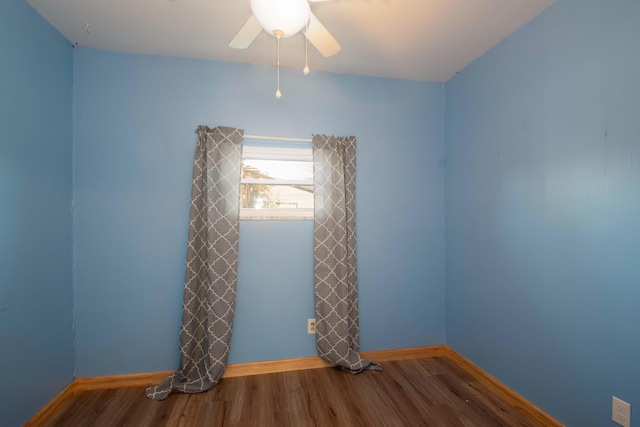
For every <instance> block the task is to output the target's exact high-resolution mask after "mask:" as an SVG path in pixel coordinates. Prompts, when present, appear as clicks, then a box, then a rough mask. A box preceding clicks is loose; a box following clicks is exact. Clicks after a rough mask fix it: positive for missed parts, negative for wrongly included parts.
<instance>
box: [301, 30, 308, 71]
mask: <svg viewBox="0 0 640 427" xmlns="http://www.w3.org/2000/svg"><path fill="white" fill-rule="evenodd" d="M307 31H309V22H307V23H306V24H305V30H304V70H302V72H303V73H304V75H305V76H308V75H309V39H307Z"/></svg>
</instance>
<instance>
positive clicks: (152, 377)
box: [76, 345, 445, 392]
mask: <svg viewBox="0 0 640 427" xmlns="http://www.w3.org/2000/svg"><path fill="white" fill-rule="evenodd" d="M361 354H362V356H363V357H364V358H367V359H373V360H375V361H378V362H390V361H392V360H405V359H419V358H423V357H443V356H444V354H445V346H443V345H436V346H428V347H414V348H400V349H391V350H376V351H366V352H362V353H361ZM332 366H333V365H331V364H330V363H327V362H325V361H324V360H322V359H321V358H320V357H318V356H311V357H301V358H297V359H283V360H268V361H264V362H249V363H236V364H232V365H227V369H226V370H225V372H224V375H222V378H234V377H246V376H250V375H263V374H275V373H278V372H289V371H301V370H305V369H321V368H330V367H332ZM172 372H173V371H161V372H146V373H141V374H124V375H107V376H100V377H84V378H77V379H76V382H77V391H78V392H80V391H88V390H106V389H111V388H129V387H148V386H150V385H154V384H158V383H160V382H162V381H163V380H164V379H165V378H166V377H167V376H168V375H170V374H171V373H172Z"/></svg>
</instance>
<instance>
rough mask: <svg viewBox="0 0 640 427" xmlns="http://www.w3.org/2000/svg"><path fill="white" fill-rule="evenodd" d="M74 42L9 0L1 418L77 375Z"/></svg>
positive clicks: (17, 420) (31, 408)
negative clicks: (73, 251)
mask: <svg viewBox="0 0 640 427" xmlns="http://www.w3.org/2000/svg"><path fill="white" fill-rule="evenodd" d="M72 64H73V62H72V47H71V45H70V44H69V43H68V42H67V41H66V40H65V39H64V38H63V37H62V36H61V35H60V34H58V32H57V31H56V30H54V29H53V27H51V26H50V25H49V24H48V23H47V22H46V21H45V20H44V19H43V18H42V17H41V16H40V15H39V14H38V13H37V12H36V11H35V10H33V9H32V8H31V7H30V6H28V5H27V4H26V2H24V1H22V0H3V1H2V2H0V376H1V378H2V380H1V383H2V387H1V388H0V425H3V426H14V425H20V424H22V423H23V422H25V421H26V420H27V419H28V418H29V417H30V416H31V415H33V414H34V413H35V412H36V411H37V410H38V409H40V408H41V407H42V406H44V404H45V403H47V402H48V401H49V400H50V399H51V398H52V397H53V396H55V395H56V394H57V393H58V392H59V391H60V390H61V389H62V388H63V387H64V386H66V385H67V384H68V383H69V382H71V380H72V378H73V345H72V342H73V340H72V302H73V297H72V286H71V285H72V283H71V146H72V125H71V111H72V110H71V102H72V78H73V76H72Z"/></svg>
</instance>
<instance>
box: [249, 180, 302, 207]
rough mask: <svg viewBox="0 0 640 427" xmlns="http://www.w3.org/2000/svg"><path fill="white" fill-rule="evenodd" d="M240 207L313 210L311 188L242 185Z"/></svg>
mask: <svg viewBox="0 0 640 427" xmlns="http://www.w3.org/2000/svg"><path fill="white" fill-rule="evenodd" d="M240 192H241V194H240V207H241V208H251V209H305V208H306V209H313V186H309V185H267V184H265V185H260V184H242V185H241V188H240Z"/></svg>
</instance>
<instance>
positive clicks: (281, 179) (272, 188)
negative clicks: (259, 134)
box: [240, 140, 313, 219]
mask: <svg viewBox="0 0 640 427" xmlns="http://www.w3.org/2000/svg"><path fill="white" fill-rule="evenodd" d="M240 219H313V152H312V148H311V143H300V142H295V143H286V142H264V141H260V142H257V141H256V142H254V141H247V140H245V141H244V143H243V146H242V178H241V180H240Z"/></svg>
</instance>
